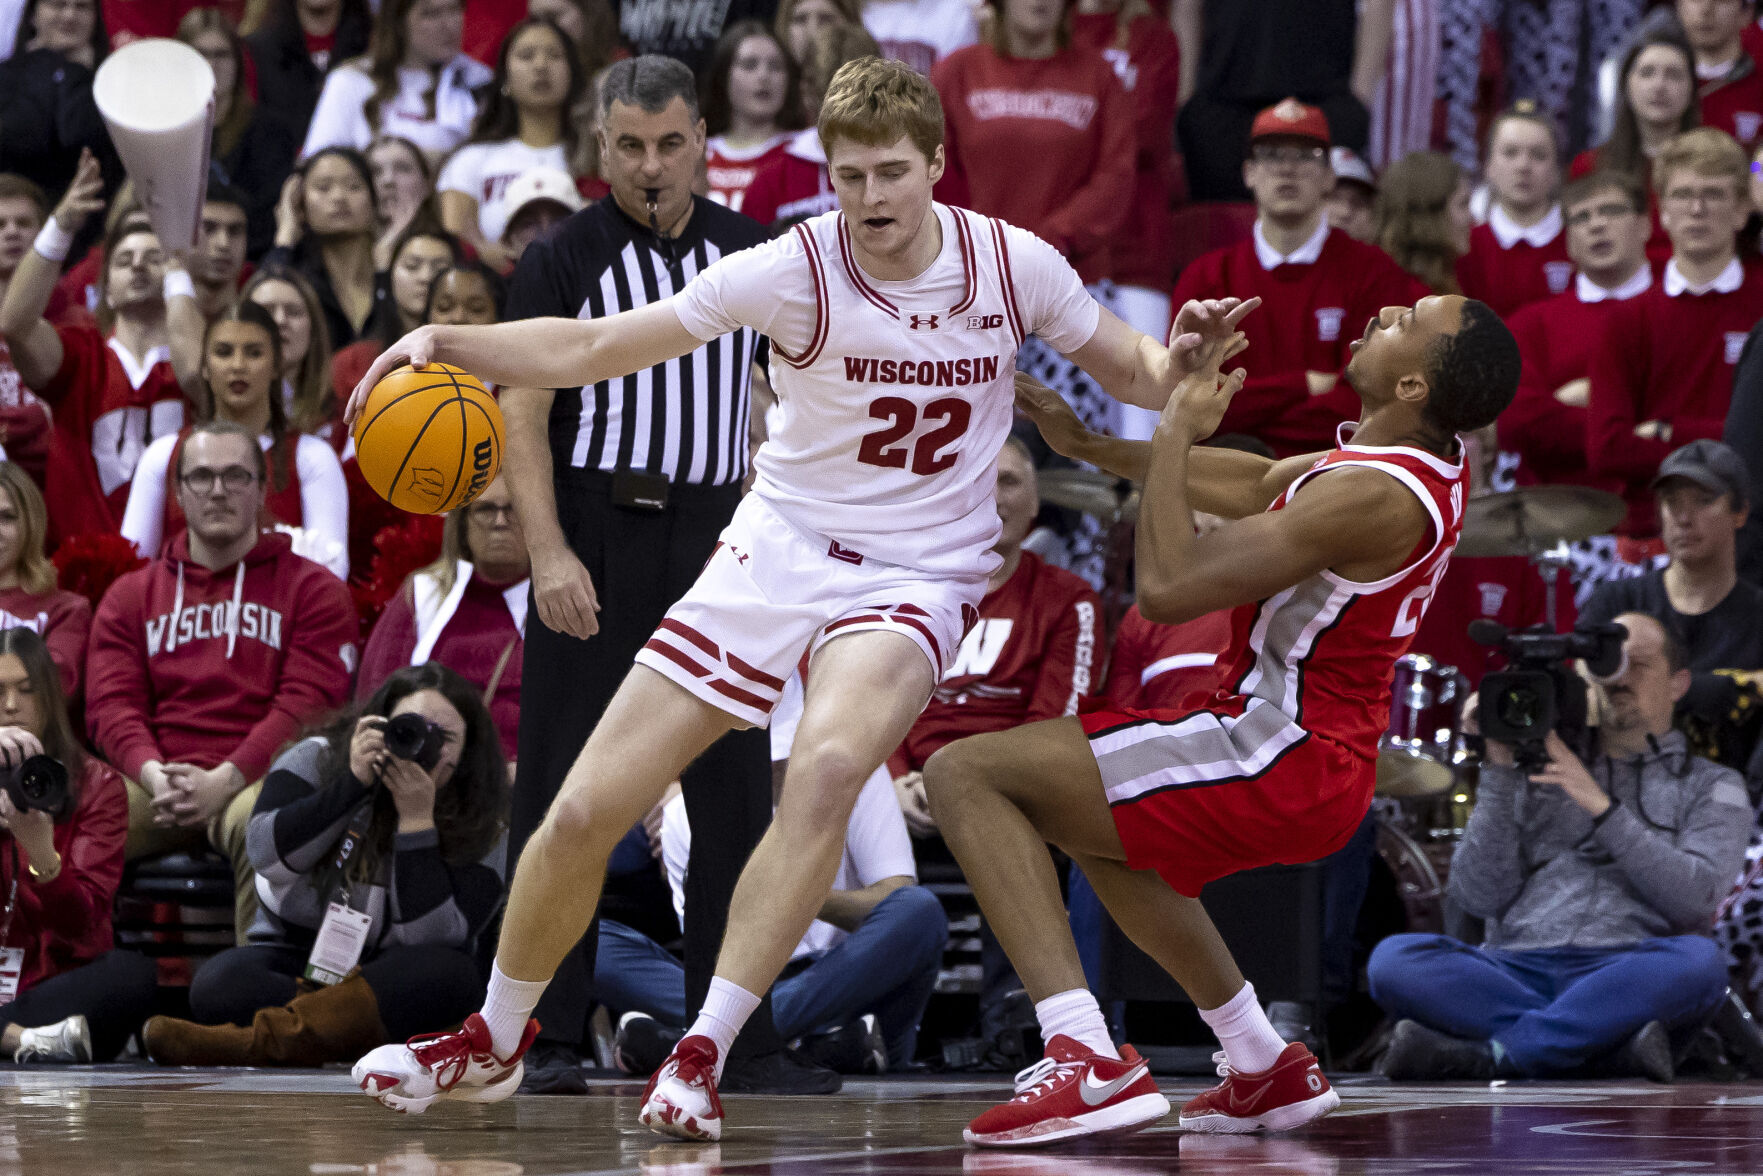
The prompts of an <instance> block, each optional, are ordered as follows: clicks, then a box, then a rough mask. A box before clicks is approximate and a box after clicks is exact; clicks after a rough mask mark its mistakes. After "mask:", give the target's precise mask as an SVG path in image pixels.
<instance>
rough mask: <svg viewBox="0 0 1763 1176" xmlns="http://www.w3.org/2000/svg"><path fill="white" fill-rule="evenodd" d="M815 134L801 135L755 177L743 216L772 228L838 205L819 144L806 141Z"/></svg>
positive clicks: (818, 213) (748, 193) (749, 185)
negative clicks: (782, 222) (780, 222)
mask: <svg viewBox="0 0 1763 1176" xmlns="http://www.w3.org/2000/svg"><path fill="white" fill-rule="evenodd" d="M814 133H815V132H813V131H804V132H802V134H801V135H798V136H797V137H796V140H795V142H793V143H791V144H790V146H789V149H788V150H786V151H785V152H784V153H783V155H782V156H781V157H779V158H777V159H773V160H771V161H770V162H768V163H766V164H765V165H764V166H763V167H761V168H760V169H759V171H758V172H757V173H755V174H754V176H753V182H752V183H751V184H748V185H747V194H746V196H745V197H744V198H743V199H742V201H741V212H742V214H743V215H745V216H750V217H752V218H753V219H754V220H756V221H758V222H759V223H760V224H762V225H767V226H770V225H775V224H777V223H778V222H779V221H798V220H805V219H806V218H808V217H811V216H819V215H820V214H821V213H823V212H831V211H832V210H833V209H835V208H837V207H838V206H839V198H838V195H837V194H836V193H835V192H834V191H833V185H832V179H831V177H829V176H828V175H827V171H826V160H824V159H822V158H821V154H820V144H819V142H818V141H815V140H810V139H808V138H807V136H809V135H813V134H814Z"/></svg>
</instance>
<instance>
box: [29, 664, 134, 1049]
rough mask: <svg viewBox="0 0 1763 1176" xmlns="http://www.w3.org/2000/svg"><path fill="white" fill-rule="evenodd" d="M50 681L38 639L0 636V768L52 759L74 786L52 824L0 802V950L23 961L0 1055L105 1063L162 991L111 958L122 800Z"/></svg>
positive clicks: (111, 773) (116, 954) (126, 962)
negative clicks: (0, 914)
mask: <svg viewBox="0 0 1763 1176" xmlns="http://www.w3.org/2000/svg"><path fill="white" fill-rule="evenodd" d="M55 678H56V675H55V667H54V666H53V665H52V664H51V663H50V661H49V650H48V648H47V647H46V646H45V645H44V644H43V641H42V638H40V637H38V636H37V635H36V634H35V633H32V632H30V631H29V630H27V629H5V630H0V760H4V761H5V762H6V763H7V764H10V765H14V766H16V765H17V764H19V763H21V762H22V761H23V760H24V759H25V758H26V757H27V756H33V755H42V754H48V755H50V756H53V757H54V758H55V759H57V760H59V761H60V762H61V764H62V765H63V766H64V767H66V768H67V770H68V780H69V783H70V785H71V789H70V792H71V797H70V799H71V803H70V805H69V806H68V808H67V810H66V811H64V812H61V813H55V814H51V813H46V812H41V811H39V810H35V809H27V810H25V811H22V812H21V811H19V810H18V809H17V808H14V807H13V805H12V802H11V800H10V798H8V797H7V796H5V795H4V794H0V892H4V893H6V894H8V895H10V897H9V898H8V899H7V901H6V915H5V923H6V928H7V930H6V946H7V947H8V948H11V949H15V950H19V951H21V952H22V955H23V958H22V959H20V960H18V961H17V962H16V963H15V964H14V965H13V967H12V968H9V969H8V971H9V972H10V973H11V975H10V976H9V977H7V979H6V980H4V981H0V1056H4V1057H5V1058H6V1060H8V1061H12V1062H73V1063H81V1062H92V1061H99V1062H107V1061H109V1060H110V1059H112V1058H114V1057H115V1056H116V1055H117V1053H118V1052H119V1051H120V1050H121V1049H122V1047H123V1044H124V1043H125V1042H126V1041H127V1040H128V1037H129V1034H131V1033H133V1032H134V1031H135V1027H136V1026H138V1025H139V1024H140V1023H141V1021H142V1019H143V1018H144V1017H145V1016H146V1014H147V1013H149V1012H151V1011H152V1008H153V1000H154V996H155V994H156V992H157V985H158V981H157V979H156V977H155V969H154V966H153V962H152V961H151V960H148V959H146V958H144V957H142V956H138V955H135V954H133V953H132V952H120V951H112V950H111V944H112V938H111V931H110V904H111V902H112V900H113V899H114V898H115V897H116V887H117V884H118V883H120V882H121V881H122V846H123V837H124V835H125V834H126V832H127V829H128V802H127V801H126V800H125V799H124V798H123V782H122V777H120V776H118V775H117V774H116V771H115V770H114V769H113V768H111V767H110V766H109V765H108V764H106V763H104V762H103V761H102V760H100V759H98V758H97V757H96V756H91V755H87V754H85V751H84V749H83V748H81V746H80V741H79V738H78V736H76V735H75V734H74V727H73V722H72V720H70V719H69V718H68V714H67V702H66V700H65V699H64V698H63V697H62V694H61V689H60V687H59V686H58V685H57V683H56V680H55Z"/></svg>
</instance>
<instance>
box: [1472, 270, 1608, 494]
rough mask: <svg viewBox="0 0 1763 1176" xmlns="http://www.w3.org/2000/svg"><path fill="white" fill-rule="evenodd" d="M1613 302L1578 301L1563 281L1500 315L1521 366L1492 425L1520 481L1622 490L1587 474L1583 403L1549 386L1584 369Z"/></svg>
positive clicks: (1583, 375) (1585, 374)
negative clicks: (1514, 391)
mask: <svg viewBox="0 0 1763 1176" xmlns="http://www.w3.org/2000/svg"><path fill="white" fill-rule="evenodd" d="M1636 297H1639V295H1636ZM1620 305H1622V304H1621V303H1620V302H1618V301H1616V300H1614V299H1605V300H1604V301H1602V302H1581V301H1580V300H1579V293H1578V291H1577V290H1575V289H1569V290H1568V291H1567V293H1565V294H1561V295H1558V296H1557V297H1554V298H1550V299H1547V300H1545V301H1542V302H1533V303H1531V304H1530V305H1529V306H1526V307H1524V308H1523V309H1521V310H1520V311H1518V313H1517V314H1514V315H1513V316H1512V317H1511V318H1509V319H1507V320H1506V325H1507V326H1508V327H1510V328H1511V330H1512V335H1513V337H1514V338H1515V339H1517V340H1518V352H1519V354H1520V355H1521V356H1522V357H1523V360H1524V368H1523V371H1522V373H1521V374H1520V376H1519V378H1518V395H1517V396H1516V397H1514V398H1513V401H1512V404H1511V406H1510V407H1508V408H1507V409H1506V411H1505V412H1503V413H1501V414H1500V420H1499V425H1498V431H1499V438H1500V448H1501V449H1505V450H1509V451H1511V452H1514V453H1517V454H1518V455H1519V458H1520V461H1521V463H1522V464H1520V466H1519V468H1518V482H1519V484H1520V485H1525V486H1534V485H1536V484H1537V483H1539V482H1547V483H1557V482H1567V483H1571V484H1573V485H1577V486H1592V487H1595V488H1597V489H1599V490H1608V491H1611V492H1612V493H1621V492H1622V483H1621V482H1620V481H1619V480H1617V479H1614V478H1611V477H1610V476H1608V475H1606V474H1594V473H1592V472H1591V470H1590V469H1589V468H1588V466H1587V463H1586V452H1585V443H1586V429H1587V427H1588V422H1589V419H1590V410H1589V409H1587V408H1580V407H1576V406H1574V405H1569V404H1563V403H1561V401H1559V400H1557V399H1555V390H1556V389H1557V388H1559V387H1561V386H1562V385H1563V384H1566V383H1569V382H1571V381H1573V380H1583V379H1589V378H1590V377H1591V374H1592V351H1593V350H1594V349H1595V348H1596V347H1597V344H1598V339H1599V338H1600V336H1601V333H1602V331H1603V326H1604V322H1605V320H1606V319H1608V318H1609V317H1610V314H1611V312H1612V311H1613V310H1614V309H1615V308H1616V307H1618V306H1620Z"/></svg>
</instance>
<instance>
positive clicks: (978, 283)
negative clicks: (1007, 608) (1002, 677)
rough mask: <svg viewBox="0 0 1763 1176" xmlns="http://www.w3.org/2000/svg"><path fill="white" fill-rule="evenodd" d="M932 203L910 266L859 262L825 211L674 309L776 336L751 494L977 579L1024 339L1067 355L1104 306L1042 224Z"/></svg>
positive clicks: (722, 265) (875, 546)
mask: <svg viewBox="0 0 1763 1176" xmlns="http://www.w3.org/2000/svg"><path fill="white" fill-rule="evenodd" d="M931 207H932V210H933V213H934V215H935V216H936V217H937V218H938V220H939V223H940V224H941V227H942V235H943V244H942V250H941V252H940V253H939V255H938V257H937V259H936V260H935V261H934V262H932V263H931V265H930V266H929V267H928V268H927V269H926V270H925V271H924V272H923V273H922V274H920V275H919V276H918V277H916V278H914V279H911V280H909V281H905V282H882V281H877V280H876V279H874V278H872V277H870V276H869V275H867V274H865V273H864V272H863V270H862V269H860V268H859V266H858V264H857V258H856V255H855V252H854V251H853V249H852V246H851V238H850V230H849V229H848V227H847V224H846V221H845V217H844V215H843V214H842V213H840V212H830V213H826V214H824V215H822V216H818V217H815V218H813V219H812V220H808V221H805V222H803V223H802V224H800V225H797V226H796V227H795V228H794V229H793V230H791V232H790V233H788V234H786V235H785V236H783V237H780V238H778V239H777V240H774V241H771V242H768V243H767V244H765V245H761V246H758V247H756V248H754V249H750V250H746V251H743V252H741V253H736V254H731V255H729V256H727V257H725V258H723V259H722V260H721V261H719V262H718V263H717V264H716V265H714V266H711V267H710V268H709V269H707V270H705V271H704V273H702V274H700V275H699V277H698V279H697V280H695V281H694V282H693V283H692V284H691V285H689V286H688V287H687V288H686V290H685V291H683V292H682V295H681V304H680V306H679V311H680V318H681V322H682V323H684V325H685V326H686V327H687V328H688V329H689V330H691V331H692V332H693V333H694V334H696V335H697V336H698V337H699V338H708V337H710V336H711V335H713V334H714V333H715V332H717V331H719V330H728V329H730V328H731V327H732V326H733V325H735V324H737V323H738V324H741V325H746V326H750V327H752V328H754V329H755V330H758V331H762V332H764V333H765V334H766V335H768V336H769V337H770V338H771V341H772V354H773V355H774V356H775V357H776V362H774V363H773V364H772V365H771V382H772V386H773V388H774V389H775V390H776V392H777V396H778V405H779V412H778V414H776V415H777V417H778V423H777V424H776V426H775V427H774V428H773V429H772V432H771V435H770V438H769V439H768V440H767V441H766V443H765V444H764V445H763V446H762V447H761V448H760V450H759V453H758V455H757V456H756V457H755V459H754V463H753V464H754V469H755V471H756V473H757V478H756V480H755V482H754V492H755V493H757V494H759V495H761V496H763V497H764V498H765V500H766V501H767V502H769V503H770V504H771V505H772V506H773V508H774V509H775V510H776V511H777V512H778V513H779V514H780V515H782V516H783V517H784V518H785V519H786V520H787V521H789V522H790V523H792V524H793V525H795V526H797V527H800V528H802V529H803V530H805V531H809V532H812V533H814V534H818V535H823V536H825V537H826V538H827V540H828V541H829V543H831V544H832V545H833V546H835V547H837V548H839V549H842V550H843V551H844V552H847V553H850V554H851V555H860V556H863V557H864V558H866V559H875V560H878V561H881V562H884V563H891V564H898V565H902V566H905V567H912V568H919V569H923V570H926V571H932V572H939V573H947V574H952V575H959V576H975V575H979V576H983V575H989V574H990V572H991V571H992V570H993V569H994V568H995V567H996V566H997V561H998V557H997V555H996V554H994V553H993V552H992V550H991V548H992V545H993V544H994V543H996V542H997V539H998V534H999V522H998V510H997V505H996V481H997V459H998V451H999V449H1001V448H1002V447H1003V444H1004V438H1005V436H1006V435H1007V434H1008V433H1009V430H1010V422H1011V417H1012V404H1013V402H1014V399H1015V375H1016V351H1017V348H1018V347H1020V346H1021V344H1022V340H1023V338H1024V337H1025V336H1026V335H1028V334H1030V333H1035V334H1038V335H1040V336H1041V337H1043V338H1045V339H1046V340H1047V342H1048V343H1049V344H1050V345H1052V346H1053V347H1054V348H1055V349H1057V350H1060V351H1062V352H1067V353H1069V352H1070V351H1073V350H1075V349H1077V348H1078V347H1081V346H1082V345H1083V344H1084V343H1086V342H1088V340H1089V338H1090V336H1091V335H1092V334H1094V333H1095V329H1096V323H1097V317H1098V315H1099V313H1100V311H1099V308H1098V307H1097V306H1096V303H1095V301H1094V300H1093V299H1091V298H1090V297H1089V295H1088V294H1087V293H1086V292H1085V291H1084V288H1083V284H1082V282H1080V281H1079V280H1078V277H1077V275H1076V273H1075V272H1074V271H1073V270H1072V269H1071V266H1070V265H1069V264H1068V263H1067V262H1066V261H1065V259H1064V258H1063V257H1061V256H1060V255H1059V254H1058V253H1057V252H1056V251H1055V250H1054V249H1053V248H1052V247H1051V246H1050V245H1048V244H1046V243H1045V242H1044V241H1042V240H1040V239H1039V238H1038V237H1035V236H1034V235H1033V234H1031V233H1028V232H1026V231H1024V230H1022V229H1018V228H1015V227H1013V226H1010V225H1007V224H1004V223H1003V222H1002V221H997V220H993V219H992V218H990V217H984V216H980V215H978V214H976V213H972V212H967V211H964V210H961V209H955V208H949V207H947V206H945V205H941V204H933V205H932V206H931Z"/></svg>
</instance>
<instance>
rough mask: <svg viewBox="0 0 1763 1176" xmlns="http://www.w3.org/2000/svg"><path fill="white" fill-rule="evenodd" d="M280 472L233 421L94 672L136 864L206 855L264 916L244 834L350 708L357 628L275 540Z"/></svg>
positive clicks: (205, 445) (199, 442) (95, 628)
mask: <svg viewBox="0 0 1763 1176" xmlns="http://www.w3.org/2000/svg"><path fill="white" fill-rule="evenodd" d="M266 472H267V469H266V463H265V459H264V454H263V449H262V447H261V446H260V445H259V444H258V439H257V437H256V436H255V435H253V434H252V433H251V432H250V431H249V430H247V429H246V428H244V427H243V426H241V425H237V424H234V423H232V422H230V421H210V422H207V423H205V424H202V425H199V426H197V427H196V428H195V429H194V430H192V431H191V433H190V435H189V436H188V437H187V438H186V439H185V441H184V444H183V446H182V448H181V450H180V453H179V465H178V470H177V476H178V487H179V488H178V497H179V500H180V502H181V503H182V505H183V511H184V515H185V517H186V519H187V520H188V529H187V530H186V531H185V532H184V533H183V535H181V536H180V537H178V538H176V539H174V540H173V541H172V542H171V543H170V544H169V545H168V546H167V547H166V549H165V552H164V554H163V555H162V556H161V557H160V558H159V559H157V560H155V561H154V562H153V563H150V564H148V565H147V566H146V567H144V568H141V569H139V570H138V571H134V572H130V573H129V574H128V575H126V576H124V577H123V578H122V579H120V580H118V581H117V582H116V583H115V584H113V585H111V588H110V591H109V592H108V593H106V594H105V596H104V599H103V601H102V602H100V603H99V605H98V612H97V615H96V616H95V617H94V618H93V621H92V640H91V649H90V653H89V654H88V656H87V661H86V682H87V686H86V723H87V727H88V728H89V730H90V731H91V735H92V740H93V742H94V743H95V744H97V746H98V748H99V750H101V751H102V752H103V753H104V756H105V758H107V759H108V760H109V761H110V762H111V763H113V764H115V765H116V766H117V767H118V768H119V769H121V771H122V772H123V774H124V775H125V776H127V777H128V778H129V780H130V784H129V856H130V858H131V859H133V858H135V857H139V856H142V855H145V854H150V853H162V852H165V851H167V850H170V849H174V848H187V847H191V846H199V845H200V844H201V843H202V842H203V841H204V840H207V841H208V842H209V843H211V844H214V845H215V846H216V847H217V848H221V849H222V850H223V851H224V852H225V853H226V854H227V856H228V857H229V858H230V859H231V860H232V861H233V863H234V867H235V871H236V878H237V881H238V883H239V897H240V902H239V904H238V909H237V910H236V912H235V914H236V915H237V916H239V918H240V921H241V930H242V929H243V927H245V926H248V922H246V919H247V918H248V916H250V915H251V914H252V913H253V912H254V909H255V908H254V901H253V898H252V894H253V892H252V884H251V876H250V869H249V866H248V864H247V862H246V856H245V853H244V843H243V831H244V823H245V820H246V818H247V817H248V816H249V814H250V811H251V802H252V800H253V797H252V795H251V792H250V790H249V785H251V784H252V783H254V782H255V781H257V780H260V779H262V777H263V774H264V772H265V771H266V770H267V769H268V767H269V762H270V759H271V758H272V757H273V756H274V755H275V753H276V752H277V751H278V750H279V749H280V748H281V746H282V745H283V744H284V743H286V742H287V741H288V740H289V739H291V738H292V737H293V736H294V735H295V733H297V732H298V731H299V730H300V729H301V728H302V727H303V726H305V725H306V724H309V723H311V722H313V721H315V720H316V719H317V718H318V717H319V716H321V715H323V714H325V713H326V712H328V711H330V710H333V709H334V708H336V707H338V706H341V705H342V704H343V703H344V702H345V701H347V699H348V697H349V676H350V673H351V671H352V670H353V669H354V667H355V660H356V649H355V642H356V634H357V621H356V617H355V606H354V602H353V601H352V600H351V599H350V596H349V590H348V589H347V588H345V587H344V586H343V583H342V581H340V580H338V579H337V578H336V577H335V576H333V575H331V573H329V572H328V571H326V570H325V569H324V568H322V567H320V566H319V565H318V564H315V563H313V562H311V561H310V560H306V559H302V558H301V557H300V556H297V555H295V554H294V553H293V551H292V544H291V542H290V540H289V539H288V537H287V536H286V535H283V534H280V533H277V532H268V533H264V532H260V531H259V530H258V528H257V519H258V516H259V514H260V512H261V511H262V509H263V499H264V480H265V475H266Z"/></svg>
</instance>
